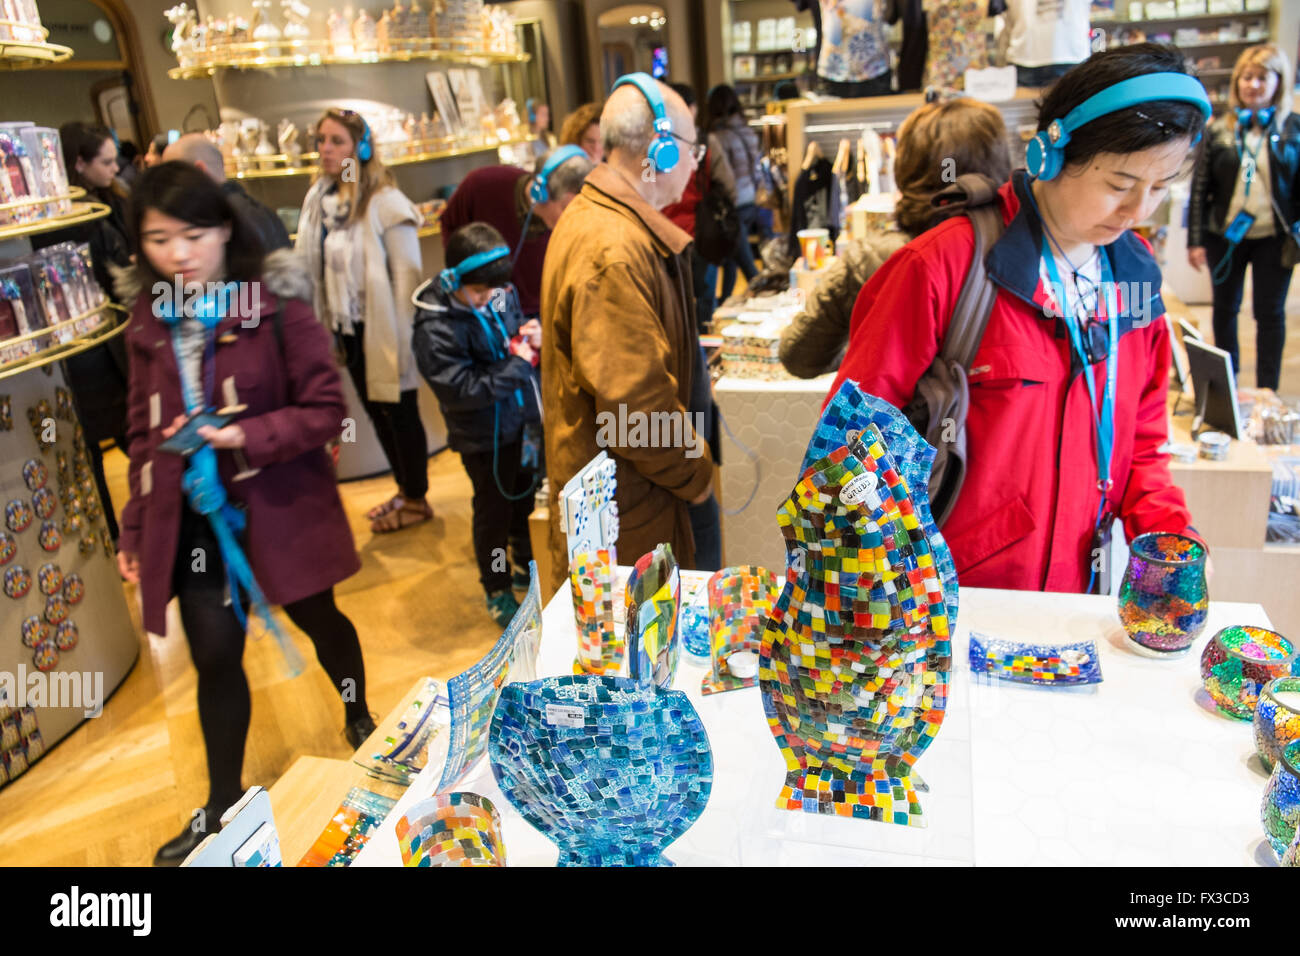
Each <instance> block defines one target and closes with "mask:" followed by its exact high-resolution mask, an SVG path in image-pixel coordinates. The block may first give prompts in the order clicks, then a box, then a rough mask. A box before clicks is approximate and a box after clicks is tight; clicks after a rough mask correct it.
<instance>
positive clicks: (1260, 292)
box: [1205, 233, 1291, 391]
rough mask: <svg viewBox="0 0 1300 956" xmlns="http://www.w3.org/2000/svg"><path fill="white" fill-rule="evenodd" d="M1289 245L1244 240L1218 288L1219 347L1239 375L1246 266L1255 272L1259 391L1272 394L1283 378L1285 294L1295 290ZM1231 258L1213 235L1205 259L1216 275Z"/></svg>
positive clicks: (1266, 239) (1216, 335)
mask: <svg viewBox="0 0 1300 956" xmlns="http://www.w3.org/2000/svg"><path fill="white" fill-rule="evenodd" d="M1285 241H1286V239H1285V238H1284V237H1283V236H1265V237H1264V238H1262V239H1243V240H1242V242H1241V244H1240V245H1238V246H1237V248H1236V249H1234V250H1233V253H1232V263H1231V264H1230V266H1229V267H1228V274H1227V277H1226V278H1225V279H1224V281H1223V282H1220V283H1219V284H1217V285H1216V286H1215V287H1214V344H1215V345H1217V346H1218V347H1219V348H1221V349H1223V350H1224V351H1225V352H1227V353H1228V354H1229V355H1231V356H1232V368H1233V371H1240V370H1241V353H1240V350H1239V349H1238V345H1237V313H1238V312H1239V311H1241V298H1242V294H1243V290H1244V289H1245V285H1246V266H1247V265H1249V266H1250V269H1251V284H1252V288H1253V297H1254V302H1253V303H1252V305H1253V307H1254V313H1255V387H1256V388H1271V389H1273V391H1277V386H1278V382H1279V381H1280V379H1281V377H1282V352H1283V350H1284V349H1285V348H1286V294H1287V292H1288V290H1289V289H1290V288H1291V269H1290V268H1288V267H1286V266H1284V265H1282V243H1283V242H1285ZM1227 254H1228V242H1227V240H1225V239H1224V238H1223V237H1222V236H1217V235H1215V234H1214V233H1208V234H1207V235H1206V236H1205V258H1206V261H1207V263H1208V265H1209V267H1210V269H1211V270H1213V269H1215V268H1217V267H1218V265H1219V263H1220V262H1222V261H1223V257H1224V256H1226V255H1227ZM1237 384H1238V385H1240V384H1241V383H1240V382H1238V383H1237Z"/></svg>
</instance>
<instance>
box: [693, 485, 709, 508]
mask: <svg viewBox="0 0 1300 956" xmlns="http://www.w3.org/2000/svg"><path fill="white" fill-rule="evenodd" d="M712 497H713V479H709V487H707V488H705V489H704V490H703V491H702V492H700V494H699V497H697V498H692V499H691V504H693V505H702V504H704V502H706V501H708V500H709V499H710V498H712Z"/></svg>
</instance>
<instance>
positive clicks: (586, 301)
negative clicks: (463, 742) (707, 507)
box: [542, 83, 713, 593]
mask: <svg viewBox="0 0 1300 956" xmlns="http://www.w3.org/2000/svg"><path fill="white" fill-rule="evenodd" d="M657 88H658V90H659V93H660V95H661V96H662V98H663V100H664V103H665V105H666V108H667V115H668V118H669V119H670V120H671V121H672V124H673V130H674V142H676V143H677V145H678V147H679V149H680V154H681V155H680V159H679V160H678V162H677V164H676V165H675V166H674V167H673V168H672V169H670V170H668V171H666V172H663V171H659V170H658V169H657V168H656V166H655V164H654V163H653V162H652V161H651V160H650V159H649V158H648V157H647V148H648V146H649V145H650V142H651V140H652V138H653V136H654V118H653V114H652V112H651V109H650V107H649V104H648V102H647V100H646V98H645V96H644V95H643V94H642V92H641V91H640V90H639V89H637V88H636V87H635V86H621V87H618V88H617V89H616V90H615V91H614V92H613V93H612V94H611V96H610V97H609V100H608V101H607V102H606V104H605V109H604V112H602V113H601V117H600V128H601V137H602V139H603V140H604V143H605V162H604V163H603V164H601V165H599V166H597V167H596V168H595V169H594V170H593V171H592V172H591V174H590V175H589V176H588V177H587V181H586V183H585V185H584V186H583V188H582V191H581V192H580V193H579V194H578V197H577V198H576V199H574V200H573V202H572V203H570V205H569V208H568V209H567V210H565V212H564V215H562V216H561V217H560V220H559V223H558V224H557V225H556V227H555V231H554V232H553V233H552V234H551V243H550V247H549V248H548V250H547V253H546V264H545V266H544V268H543V271H542V409H543V412H544V416H545V423H546V462H547V467H548V471H549V475H550V483H551V499H550V510H551V575H550V581H549V582H548V593H550V592H551V591H554V590H555V589H556V588H558V587H559V586H560V585H561V584H562V583H563V582H564V580H565V577H566V576H567V572H568V565H569V561H568V549H567V545H566V542H565V539H564V535H563V533H562V532H561V531H560V526H559V508H558V506H557V496H558V494H559V492H560V490H561V489H562V488H563V487H564V484H565V482H567V481H568V480H569V479H570V478H572V477H573V476H574V475H575V474H576V473H577V472H578V471H579V470H580V469H581V468H582V466H583V465H585V464H586V463H587V462H588V461H590V460H591V459H592V458H593V457H595V456H596V455H597V454H598V453H599V452H600V451H601V449H602V448H603V449H604V450H606V451H607V452H608V453H609V454H610V456H611V457H612V458H613V459H614V461H615V462H616V464H617V468H618V492H617V501H618V509H619V525H620V527H619V538H618V553H619V560H620V561H622V562H623V563H631V562H633V561H635V560H636V559H637V558H639V557H640V556H641V555H642V554H644V553H645V552H647V551H649V550H651V549H652V548H653V547H654V546H655V545H657V544H659V543H660V542H668V543H669V544H671V545H672V548H673V553H674V554H675V555H676V556H677V559H678V561H679V562H680V563H681V565H682V566H683V567H692V566H693V563H694V558H695V541H694V537H693V535H692V532H691V521H690V517H689V514H688V507H689V505H691V504H699V503H703V502H706V501H708V500H709V498H710V497H711V495H712V493H713V489H712V482H713V459H712V456H711V455H710V453H709V447H708V444H707V442H706V441H705V440H704V437H703V436H702V435H700V434H699V433H698V432H699V431H700V430H701V429H702V424H703V423H702V422H701V420H700V419H701V417H702V416H699V415H692V414H690V409H691V395H692V387H693V386H695V385H696V384H697V383H696V381H695V379H696V376H697V375H700V374H701V370H700V367H699V366H700V363H699V337H698V333H697V331H696V325H695V316H694V297H693V293H692V284H691V263H690V254H689V250H688V246H689V245H690V242H691V238H690V236H689V235H687V234H686V233H685V232H683V231H682V230H681V229H679V228H678V227H677V226H675V225H673V224H672V223H671V222H670V221H669V220H668V219H667V218H665V217H664V216H663V215H662V214H661V213H660V210H661V209H663V208H664V207H665V206H668V205H670V204H672V203H674V202H676V201H677V200H678V199H679V198H680V197H681V194H682V191H683V189H684V188H685V186H686V183H687V182H688V181H689V180H690V178H691V176H692V175H694V173H695V169H696V166H697V156H696V153H697V152H698V150H697V149H696V148H695V125H694V123H693V122H692V121H691V114H690V111H689V110H688V109H687V107H686V104H685V103H684V102H682V99H681V97H680V96H678V95H677V94H676V93H675V92H673V91H672V90H671V89H670V88H669V87H667V86H665V85H664V84H662V83H660V84H658V86H657Z"/></svg>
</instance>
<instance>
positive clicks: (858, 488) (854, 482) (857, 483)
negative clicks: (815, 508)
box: [840, 471, 879, 505]
mask: <svg viewBox="0 0 1300 956" xmlns="http://www.w3.org/2000/svg"><path fill="white" fill-rule="evenodd" d="M877 484H879V479H877V478H876V473H875V472H873V471H866V472H863V473H862V474H860V475H858V476H856V477H854V478H850V479H849V480H848V481H847V482H846V483H845V484H844V487H843V488H841V489H840V500H841V501H843V502H844V503H845V504H846V505H856V504H857V503H858V502H859V501H862V500H863V499H864V498H866V497H867V495H869V494H871V492H873V491H875V490H876V485H877Z"/></svg>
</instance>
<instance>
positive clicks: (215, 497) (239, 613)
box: [161, 294, 303, 677]
mask: <svg viewBox="0 0 1300 956" xmlns="http://www.w3.org/2000/svg"><path fill="white" fill-rule="evenodd" d="M231 298H233V297H226V296H222V295H219V294H218V295H209V296H206V297H204V298H203V299H199V300H197V301H195V302H194V316H193V317H194V318H196V319H198V320H199V321H200V322H202V323H203V327H204V328H205V329H206V330H207V332H208V334H209V337H210V336H211V333H212V331H213V330H214V329H215V328H216V327H217V325H218V324H220V322H221V320H222V319H223V318H225V308H224V307H225V305H226V302H227V301H229V300H230V299H231ZM180 311H183V308H182V309H181V310H180ZM162 312H163V314H162V316H161V319H162V321H163V323H164V324H165V325H167V326H169V327H170V328H171V332H172V351H173V352H174V353H175V355H176V367H177V370H178V372H179V374H180V380H181V395H182V397H183V399H184V402H185V410H186V412H187V413H188V414H194V413H196V412H200V411H202V410H203V408H204V401H203V392H202V390H201V389H200V386H199V383H198V382H193V381H191V380H190V378H189V376H188V375H187V369H186V365H185V362H184V361H182V358H181V349H180V322H179V319H180V315H179V314H178V310H177V308H176V305H175V303H167V304H166V305H164V307H163V309H162ZM209 341H210V338H209ZM203 361H204V363H205V364H206V362H207V346H206V344H205V346H204V356H203ZM181 490H182V491H184V492H185V495H186V497H187V498H189V500H190V505H191V506H192V507H193V508H194V510H195V511H197V512H198V513H199V514H201V515H203V516H204V517H206V518H207V519H208V522H209V523H210V524H211V525H212V533H213V534H214V535H215V536H216V539H217V544H218V546H219V547H220V549H221V561H222V563H223V564H224V565H225V567H226V580H227V582H228V584H229V587H230V603H231V604H232V605H233V607H234V610H235V617H236V618H237V619H238V620H239V624H240V626H241V627H245V628H246V627H247V626H248V621H247V619H246V618H245V615H244V604H243V601H241V600H240V596H239V595H240V589H241V588H242V589H243V590H244V591H247V592H248V598H249V603H250V604H251V605H252V608H253V612H254V613H255V614H256V615H257V616H259V617H261V618H262V620H263V622H264V623H265V625H266V629H267V630H268V631H270V632H271V634H272V635H273V636H274V637H275V642H276V644H277V645H278V646H279V648H280V654H281V656H282V658H283V661H284V666H285V670H286V671H287V672H288V676H289V677H297V676H298V675H299V674H301V673H302V670H303V661H302V656H301V655H300V654H299V653H298V649H297V648H296V647H294V645H293V642H292V641H290V640H289V638H288V637H287V636H286V635H285V633H284V631H283V630H282V629H281V628H280V626H279V624H278V623H276V620H275V618H274V617H273V616H272V614H271V608H270V605H269V604H267V601H266V597H265V595H263V594H262V589H261V588H260V587H258V585H257V580H256V578H254V576H253V569H252V567H251V566H250V565H249V563H248V556H247V555H245V554H244V549H243V548H241V547H240V546H239V539H238V537H237V536H238V535H239V534H241V533H242V532H243V530H244V527H245V524H246V518H245V516H244V513H243V512H242V511H240V510H239V509H238V508H236V507H234V506H233V505H232V504H231V503H230V501H229V499H228V498H227V497H226V488H225V486H224V485H223V484H222V483H221V476H220V473H219V472H218V471H217V452H216V450H215V449H214V448H213V447H212V446H211V445H209V444H208V443H207V442H204V443H203V444H202V445H201V446H199V448H198V449H197V450H196V451H195V452H194V453H193V454H191V455H190V456H189V458H188V459H187V460H186V464H185V476H184V477H183V478H182V479H181Z"/></svg>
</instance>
